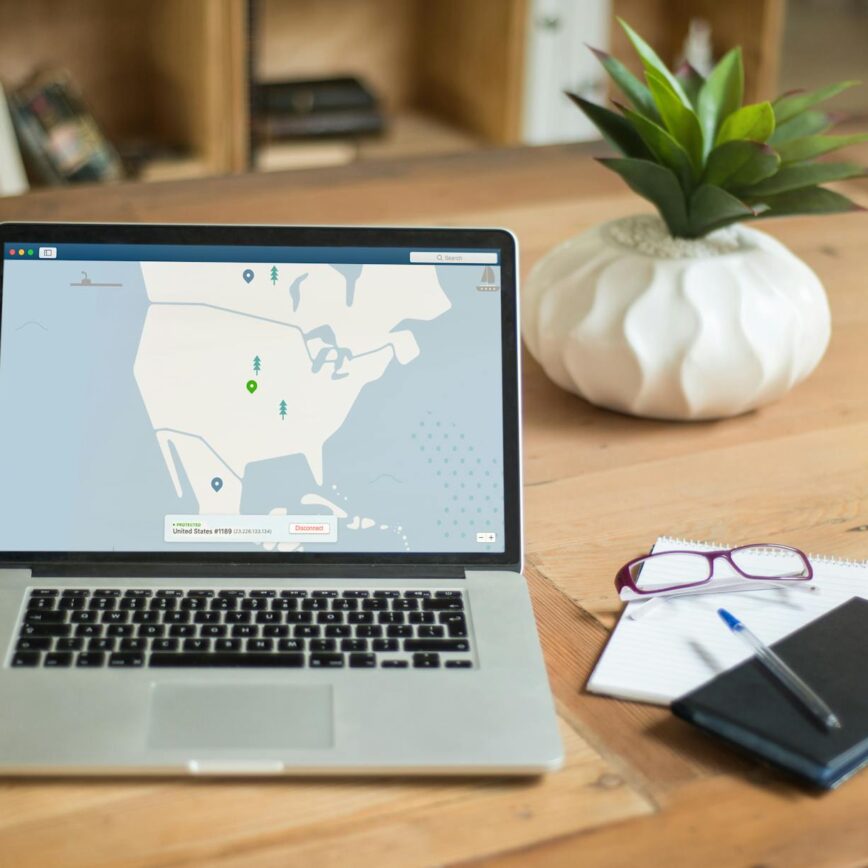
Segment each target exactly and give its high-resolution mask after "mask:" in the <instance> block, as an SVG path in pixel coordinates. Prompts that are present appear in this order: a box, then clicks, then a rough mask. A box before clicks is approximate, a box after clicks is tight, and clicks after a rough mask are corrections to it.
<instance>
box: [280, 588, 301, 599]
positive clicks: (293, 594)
mask: <svg viewBox="0 0 868 868" xmlns="http://www.w3.org/2000/svg"><path fill="white" fill-rule="evenodd" d="M280 596H281V597H283V599H285V600H293V599H301V598H302V597H306V596H307V591H298V590H292V591H281V592H280Z"/></svg>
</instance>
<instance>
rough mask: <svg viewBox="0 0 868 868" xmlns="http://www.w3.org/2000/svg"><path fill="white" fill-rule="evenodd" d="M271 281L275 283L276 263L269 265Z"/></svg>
mask: <svg viewBox="0 0 868 868" xmlns="http://www.w3.org/2000/svg"><path fill="white" fill-rule="evenodd" d="M271 282H272V283H277V266H276V265H272V266H271Z"/></svg>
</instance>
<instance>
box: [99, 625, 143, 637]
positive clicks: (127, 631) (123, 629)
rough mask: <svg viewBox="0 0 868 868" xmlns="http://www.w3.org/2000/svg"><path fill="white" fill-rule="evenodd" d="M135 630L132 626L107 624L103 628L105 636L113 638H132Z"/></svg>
mask: <svg viewBox="0 0 868 868" xmlns="http://www.w3.org/2000/svg"><path fill="white" fill-rule="evenodd" d="M135 629H136V628H135V627H134V626H133V625H132V624H109V625H108V627H106V628H105V634H106V636H113V637H115V638H126V637H127V636H132V635H133V631H134V630H135Z"/></svg>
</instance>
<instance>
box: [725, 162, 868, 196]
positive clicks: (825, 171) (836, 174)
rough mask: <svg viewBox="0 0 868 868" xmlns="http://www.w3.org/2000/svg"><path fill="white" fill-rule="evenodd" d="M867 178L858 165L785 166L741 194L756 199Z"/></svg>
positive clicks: (813, 164) (806, 164) (744, 188)
mask: <svg viewBox="0 0 868 868" xmlns="http://www.w3.org/2000/svg"><path fill="white" fill-rule="evenodd" d="M865 177H868V173H866V171H865V169H864V168H863V167H862V166H859V165H857V164H856V163H805V164H803V165H799V166H784V168H783V169H781V170H780V171H779V172H778V173H777V174H775V175H772V176H771V177H770V178H766V179H765V180H764V181H760V182H759V183H755V184H753V185H751V186H745V187H743V188H742V189H741V190H740V194H741V195H743V196H745V197H750V198H752V199H755V198H762V197H763V196H774V195H777V194H778V193H788V192H789V191H790V190H798V189H801V188H802V187H815V186H816V185H818V184H828V183H829V182H831V181H844V180H846V179H847V178H865ZM763 201H765V200H763Z"/></svg>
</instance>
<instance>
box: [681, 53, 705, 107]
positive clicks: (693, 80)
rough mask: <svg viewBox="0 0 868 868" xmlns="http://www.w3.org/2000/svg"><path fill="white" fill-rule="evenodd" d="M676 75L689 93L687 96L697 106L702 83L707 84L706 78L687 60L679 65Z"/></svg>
mask: <svg viewBox="0 0 868 868" xmlns="http://www.w3.org/2000/svg"><path fill="white" fill-rule="evenodd" d="M675 77H676V78H677V79H678V81H679V83H680V84H681V87H682V88H683V89H684V92H685V93H686V94H687V98H688V99H689V100H690V103H691V105H693V106H696V101H697V100H698V99H699V91H700V90H702V85H703V84H705V78H704V77H703V76H702V75H700V74H699V73H698V72H697V71H696V70H695V69H694V68H693V67H692V66H691V65H690V64H689V63H688V62H687V61H686V60H685V61H684V63H682V64H681V66H679V67H678V71H677V72H676V73H675Z"/></svg>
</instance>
